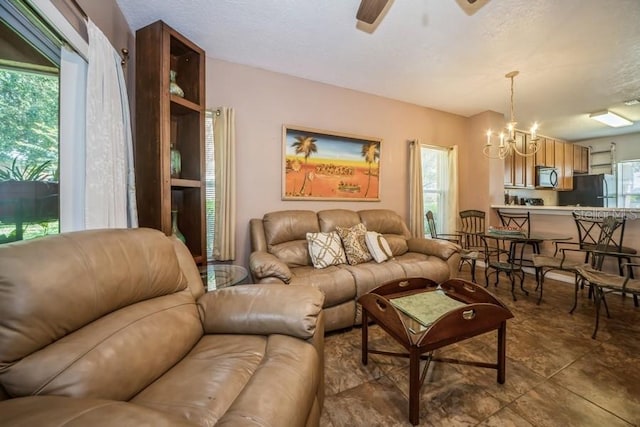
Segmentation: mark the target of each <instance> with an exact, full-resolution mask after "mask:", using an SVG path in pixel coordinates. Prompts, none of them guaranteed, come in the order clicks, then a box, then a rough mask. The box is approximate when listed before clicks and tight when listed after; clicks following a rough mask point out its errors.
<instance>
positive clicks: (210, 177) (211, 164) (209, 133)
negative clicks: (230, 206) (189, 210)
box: [204, 110, 216, 259]
mask: <svg viewBox="0 0 640 427" xmlns="http://www.w3.org/2000/svg"><path fill="white" fill-rule="evenodd" d="M214 114H215V113H214V112H213V111H209V110H207V112H206V113H205V120H204V134H205V143H204V146H205V148H204V151H205V152H204V155H205V199H206V204H205V209H206V223H207V259H212V258H213V236H214V231H215V224H216V218H215V214H216V163H215V154H214V149H213V147H214V146H213V144H214V140H213V115H214Z"/></svg>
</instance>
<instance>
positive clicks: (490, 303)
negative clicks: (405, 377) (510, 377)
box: [358, 278, 513, 425]
mask: <svg viewBox="0 0 640 427" xmlns="http://www.w3.org/2000/svg"><path fill="white" fill-rule="evenodd" d="M428 293H432V294H431V295H425V294H428ZM425 296H426V297H435V298H428V299H432V300H436V301H439V302H438V305H439V306H432V305H430V304H429V303H425V302H424V300H425V298H424V297H425ZM404 297H410V300H409V304H406V303H404V304H402V306H403V308H402V309H399V308H396V305H399V303H400V301H397V300H398V299H404ZM415 297H418V298H415ZM394 300H396V301H394ZM404 300H405V301H407V299H404ZM358 302H359V303H360V304H361V305H362V364H363V365H366V364H367V363H368V358H369V353H373V354H381V355H386V356H396V357H406V358H408V359H409V421H410V422H411V424H413V425H416V424H418V423H419V418H420V415H419V414H420V388H421V386H422V384H423V382H424V379H425V376H426V373H427V369H428V368H429V364H430V362H431V361H434V362H448V363H456V364H462V365H470V366H478V367H482V368H492V369H495V370H496V371H497V381H498V383H499V384H503V383H504V381H505V363H506V331H507V320H508V319H510V318H512V317H513V314H512V313H511V312H510V311H509V309H508V308H507V307H506V306H505V305H504V304H502V303H501V302H500V301H499V300H498V299H496V298H495V297H494V296H493V295H491V294H490V293H489V292H487V291H486V290H485V289H484V288H482V287H480V286H478V285H476V284H475V283H471V282H467V281H465V280H460V279H449V280H447V281H445V282H444V283H442V284H440V285H438V284H437V283H436V282H434V281H432V280H429V279H425V278H407V279H400V280H395V281H392V282H388V283H386V284H384V285H382V286H379V287H377V288H375V289H373V290H372V291H371V292H369V293H368V294H364V295H362V296H361V297H360V298H358ZM443 302H444V304H443ZM454 307H457V308H454ZM427 317H430V319H429V320H427V321H425V320H424V319H425V318H427ZM369 320H372V321H374V322H375V323H377V324H378V325H379V326H380V328H382V329H383V330H384V331H385V332H386V333H387V334H389V335H390V336H391V337H392V338H393V339H394V340H395V341H397V342H398V343H399V344H400V345H402V346H403V347H404V348H405V350H406V353H397V352H391V351H386V350H377V349H370V348H369V342H368V341H369V338H368V335H369V334H368V327H369V325H368V323H369ZM494 330H497V331H498V334H497V335H498V343H497V354H496V362H495V363H491V362H479V361H467V360H456V359H450V358H441V357H434V356H433V352H434V350H437V349H439V348H442V347H445V346H447V345H450V344H454V343H457V342H460V341H464V340H466V339H468V338H471V337H474V336H476V335H480V334H484V333H486V332H490V331H494ZM424 353H427V354H424ZM421 360H424V361H426V363H425V365H424V368H423V369H422V373H421V372H420V361H421Z"/></svg>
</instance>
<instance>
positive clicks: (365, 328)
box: [362, 308, 369, 365]
mask: <svg viewBox="0 0 640 427" xmlns="http://www.w3.org/2000/svg"><path fill="white" fill-rule="evenodd" d="M368 340H369V320H368V319H367V310H365V309H364V308H363V309H362V364H363V365H366V364H367V363H369V349H368Z"/></svg>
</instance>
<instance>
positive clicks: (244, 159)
mask: <svg viewBox="0 0 640 427" xmlns="http://www.w3.org/2000/svg"><path fill="white" fill-rule="evenodd" d="M206 85H207V106H208V107H209V108H211V109H214V108H216V107H219V106H228V107H232V108H234V109H235V113H236V137H237V179H238V186H237V197H238V199H237V211H238V214H237V236H236V239H237V240H236V243H237V247H238V248H239V250H238V257H237V259H236V263H240V264H246V263H247V260H248V256H249V253H250V243H249V236H248V227H249V225H248V224H249V219H250V218H261V217H262V216H263V215H264V214H265V213H266V212H270V211H275V210H281V209H309V210H314V211H317V210H322V209H334V208H345V209H358V210H359V209H376V208H386V209H394V210H395V211H397V212H398V213H399V214H400V215H402V216H403V217H405V219H408V195H407V193H408V188H407V187H408V142H407V141H408V140H411V139H414V138H419V139H420V140H421V141H422V142H423V143H426V144H432V145H441V146H449V145H453V144H458V145H459V146H460V151H459V153H460V155H459V158H460V164H461V165H464V166H465V168H466V169H469V168H470V165H471V164H472V163H473V161H472V160H470V159H471V157H473V156H469V152H470V151H469V149H468V142H467V136H468V123H469V119H467V118H464V117H461V116H457V115H454V114H448V113H444V112H441V111H436V110H432V109H428V108H424V107H419V106H416V105H412V104H407V103H403V102H399V101H394V100H390V99H386V98H382V97H378V96H374V95H369V94H365V93H361V92H356V91H353V90H348V89H343V88H339V87H335V86H330V85H326V84H322V83H318V82H313V81H310V80H304V79H300V78H296V77H291V76H287V75H284V74H278V73H273V72H269V71H265V70H261V69H258V68H252V67H248V66H243V65H238V64H233V63H229V62H225V61H221V60H218V59H213V58H207V81H206ZM283 124H290V125H298V126H306V127H311V128H316V129H324V130H331V131H337V132H344V133H350V134H356V135H363V136H371V137H378V138H382V140H383V141H382V145H381V172H380V173H381V190H380V196H381V197H380V198H381V201H380V202H336V201H326V202H325V201H282V200H281V185H282V184H281V173H282V161H281V155H282V125H283ZM473 154H475V155H476V156H477V154H479V151H478V152H477V153H476V152H475V150H474V153H473ZM465 180H466V178H465V179H461V183H460V186H461V188H465V187H466V185H467V184H466V182H465ZM484 188H485V190H484V191H485V192H486V188H487V187H486V186H485V187H484ZM461 205H462V203H461ZM487 206H488V205H487Z"/></svg>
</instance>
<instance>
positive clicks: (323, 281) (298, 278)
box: [289, 264, 356, 307]
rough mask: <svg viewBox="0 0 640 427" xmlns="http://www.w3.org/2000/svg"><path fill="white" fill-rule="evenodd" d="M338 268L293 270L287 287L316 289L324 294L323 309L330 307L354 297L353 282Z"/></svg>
mask: <svg viewBox="0 0 640 427" xmlns="http://www.w3.org/2000/svg"><path fill="white" fill-rule="evenodd" d="M345 265H346V264H344V265H340V266H330V267H327V268H323V269H322V270H317V269H315V268H313V267H311V266H308V267H298V268H293V269H292V270H291V273H292V275H293V277H292V278H291V282H290V283H289V285H290V286H291V285H305V286H313V287H315V288H318V289H319V290H321V291H322V292H323V293H324V298H325V300H324V307H332V306H334V305H337V304H340V303H343V302H345V301H349V300H353V299H355V296H356V285H355V280H354V278H353V276H352V275H351V273H349V271H348V270H345V269H344V268H343V267H344V266H345Z"/></svg>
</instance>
